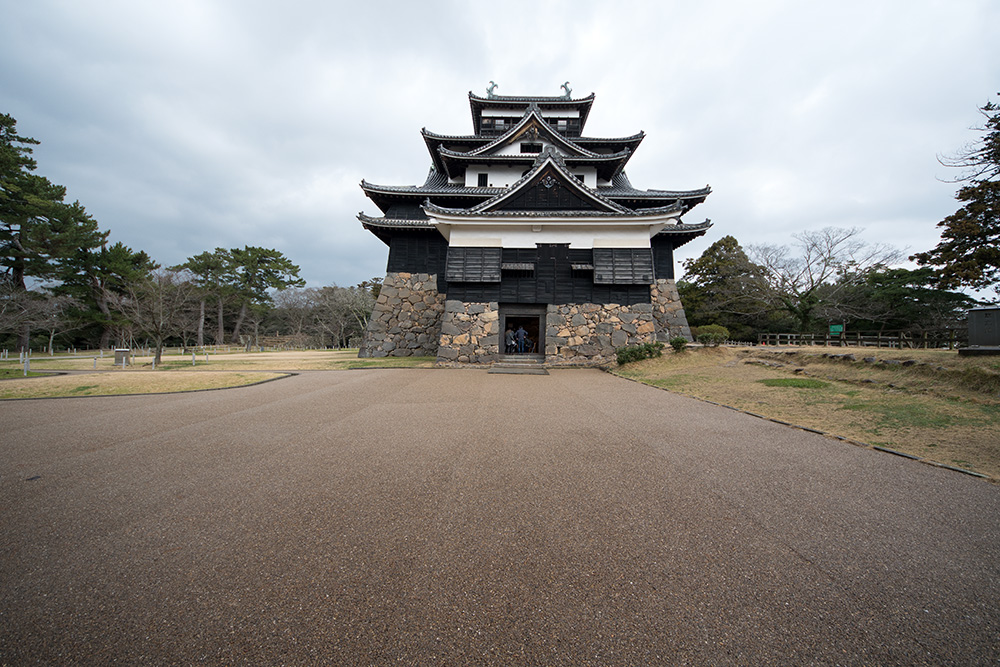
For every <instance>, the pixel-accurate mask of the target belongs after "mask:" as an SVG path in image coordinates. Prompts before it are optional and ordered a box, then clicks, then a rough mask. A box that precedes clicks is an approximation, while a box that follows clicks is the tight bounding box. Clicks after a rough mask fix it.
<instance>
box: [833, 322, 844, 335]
mask: <svg viewBox="0 0 1000 667" xmlns="http://www.w3.org/2000/svg"><path fill="white" fill-rule="evenodd" d="M842 333H844V325H843V324H831V325H830V335H831V336H832V335H837V336H839V335H840V334H842Z"/></svg>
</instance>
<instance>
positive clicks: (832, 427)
mask: <svg viewBox="0 0 1000 667" xmlns="http://www.w3.org/2000/svg"><path fill="white" fill-rule="evenodd" d="M824 352H825V353H826V354H827V355H840V354H850V353H853V354H854V356H855V359H854V360H851V359H850V358H843V357H837V356H833V357H831V356H825V357H824V356H823V354H824ZM865 357H867V358H868V359H869V361H867V362H866V361H864V358H865ZM903 362H907V363H906V365H904V363H903ZM614 372H616V373H618V374H620V375H622V376H624V377H629V378H632V379H635V380H638V381H640V382H644V383H647V384H650V385H653V386H657V387H662V388H664V389H669V390H670V391H674V392H677V393H681V394H686V395H689V396H695V397H697V398H702V399H706V400H710V401H713V402H716V403H721V404H723V405H729V406H732V407H735V408H738V409H741V410H745V411H747V412H751V413H754V414H758V415H763V416H766V417H769V418H772V419H778V420H782V421H786V422H790V423H793V424H797V425H799V426H805V427H808V428H813V429H817V430H820V431H824V432H826V433H831V434H835V435H839V436H842V437H845V438H850V439H853V440H858V441H860V442H864V443H868V444H871V445H879V446H883V447H888V448H890V449H894V450H898V451H901V452H905V453H908V454H912V455H915V456H919V457H921V458H926V459H931V460H934V461H937V462H939V463H944V464H946V465H952V466H957V467H962V468H966V469H969V470H972V471H975V472H979V473H982V474H986V475H989V476H991V477H992V478H994V479H1000V360H998V359H996V358H990V357H959V356H958V353H957V352H954V351H945V350H913V351H909V350H879V351H870V350H861V351H858V350H848V349H843V350H841V349H837V348H831V349H829V350H824V349H823V348H800V349H789V350H786V349H777V350H776V349H773V348H772V349H770V350H765V349H762V348H752V349H740V348H705V349H690V350H688V351H685V352H682V353H672V352H670V351H669V350H668V351H665V353H664V356H663V357H661V358H658V359H649V360H645V361H640V362H635V363H632V364H627V365H625V366H622V367H619V368H617V369H615V370H614Z"/></svg>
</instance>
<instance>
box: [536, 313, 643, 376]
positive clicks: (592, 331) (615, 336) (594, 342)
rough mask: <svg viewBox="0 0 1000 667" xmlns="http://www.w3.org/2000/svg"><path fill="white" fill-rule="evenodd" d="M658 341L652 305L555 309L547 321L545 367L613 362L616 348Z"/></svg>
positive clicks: (548, 315)
mask: <svg viewBox="0 0 1000 667" xmlns="http://www.w3.org/2000/svg"><path fill="white" fill-rule="evenodd" d="M655 339H656V322H655V320H654V318H653V306H652V304H648V303H638V304H634V305H631V306H622V305H619V304H614V303H611V304H598V303H583V304H565V305H551V306H549V308H548V314H547V315H546V317H545V363H546V364H547V365H552V366H570V365H572V366H579V365H587V366H595V365H599V364H603V363H606V362H609V361H613V360H614V359H615V358H616V353H615V349H616V348H619V347H624V346H626V345H638V344H640V343H648V342H652V341H654V340H655Z"/></svg>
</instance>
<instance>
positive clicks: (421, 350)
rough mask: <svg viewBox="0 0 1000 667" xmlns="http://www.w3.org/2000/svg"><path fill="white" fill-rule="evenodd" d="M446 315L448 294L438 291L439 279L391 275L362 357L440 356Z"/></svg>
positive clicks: (370, 322) (371, 320) (370, 321)
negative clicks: (439, 350) (445, 301)
mask: <svg viewBox="0 0 1000 667" xmlns="http://www.w3.org/2000/svg"><path fill="white" fill-rule="evenodd" d="M443 313H444V295H443V294H439V293H438V291H437V276H435V275H432V274H426V273H402V272H400V273H389V274H387V275H386V277H385V280H383V281H382V290H381V291H380V292H379V295H378V299H377V300H376V301H375V308H374V310H373V311H372V315H371V317H370V318H369V319H368V328H367V330H366V331H365V336H364V340H363V341H362V343H361V348H360V350H359V351H358V356H359V357H409V356H434V355H436V354H437V349H438V338H439V336H440V335H441V316H442V314H443Z"/></svg>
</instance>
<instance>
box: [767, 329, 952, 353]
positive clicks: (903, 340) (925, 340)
mask: <svg viewBox="0 0 1000 667" xmlns="http://www.w3.org/2000/svg"><path fill="white" fill-rule="evenodd" d="M967 339H968V332H967V331H960V330H956V329H950V330H947V331H932V332H928V331H924V332H908V331H855V332H846V333H842V334H810V333H806V334H799V333H762V334H758V335H757V343H758V344H760V345H822V346H824V347H889V348H900V349H911V350H912V349H917V348H925V349H926V348H935V349H940V348H947V349H949V350H953V349H955V348H956V347H960V346H962V345H965V344H966V343H967Z"/></svg>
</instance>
